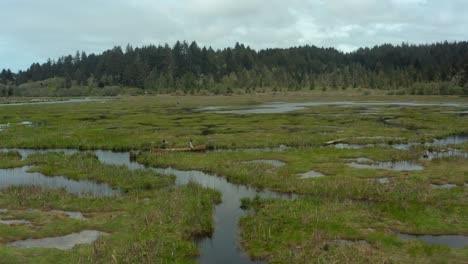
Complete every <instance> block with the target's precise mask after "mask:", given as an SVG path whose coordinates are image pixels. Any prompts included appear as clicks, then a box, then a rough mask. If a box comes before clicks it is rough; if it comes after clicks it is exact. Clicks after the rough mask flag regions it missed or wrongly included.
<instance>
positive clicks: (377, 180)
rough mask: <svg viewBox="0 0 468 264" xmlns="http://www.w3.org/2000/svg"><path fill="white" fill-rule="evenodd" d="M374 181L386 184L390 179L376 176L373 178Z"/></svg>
mask: <svg viewBox="0 0 468 264" xmlns="http://www.w3.org/2000/svg"><path fill="white" fill-rule="evenodd" d="M375 181H376V182H378V183H380V184H387V183H389V182H390V179H389V178H377V179H375Z"/></svg>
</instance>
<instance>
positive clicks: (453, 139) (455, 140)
mask: <svg viewBox="0 0 468 264" xmlns="http://www.w3.org/2000/svg"><path fill="white" fill-rule="evenodd" d="M465 142H468V135H456V136H449V137H446V138H443V139H435V140H434V141H432V142H426V143H416V142H410V143H403V144H388V143H377V144H347V143H338V144H334V147H335V148H337V149H361V148H375V147H392V148H396V149H400V150H408V149H410V148H411V147H413V146H426V147H431V146H432V147H444V146H448V145H457V144H463V143H465Z"/></svg>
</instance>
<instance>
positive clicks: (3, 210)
mask: <svg viewBox="0 0 468 264" xmlns="http://www.w3.org/2000/svg"><path fill="white" fill-rule="evenodd" d="M6 212H8V209H6V208H4V209H0V214H4V213H6Z"/></svg>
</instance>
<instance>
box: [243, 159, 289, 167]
mask: <svg viewBox="0 0 468 264" xmlns="http://www.w3.org/2000/svg"><path fill="white" fill-rule="evenodd" d="M242 163H244V164H252V163H265V164H270V165H272V166H274V167H277V168H279V167H283V166H285V165H286V163H285V162H282V161H279V160H268V159H259V160H247V161H243V162H242Z"/></svg>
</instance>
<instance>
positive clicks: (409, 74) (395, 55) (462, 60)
mask: <svg viewBox="0 0 468 264" xmlns="http://www.w3.org/2000/svg"><path fill="white" fill-rule="evenodd" d="M122 88H128V89H133V90H134V91H136V92H142V91H147V92H148V91H150V92H152V93H174V92H182V93H200V92H209V93H214V94H220V93H221V94H226V93H227V94H229V93H233V92H235V91H242V92H246V93H249V92H258V91H264V90H271V91H280V90H281V91H283V90H304V89H308V90H314V89H321V90H327V89H350V88H370V89H383V90H387V91H388V92H389V93H406V94H465V95H468V42H443V43H434V44H424V45H409V44H406V43H403V44H401V45H391V44H384V45H379V46H375V47H373V48H360V49H358V50H356V51H354V52H351V53H344V52H341V51H338V50H336V49H334V48H320V47H316V46H308V45H307V46H299V47H291V48H271V49H263V50H258V51H257V50H255V49H252V48H250V47H248V46H245V45H243V44H240V43H236V44H235V46H234V47H229V48H225V49H218V50H214V49H213V48H211V47H200V46H199V45H198V44H197V43H196V42H191V43H190V44H189V43H188V42H185V41H183V42H181V41H177V42H176V43H175V44H174V45H173V46H172V47H171V46H169V45H168V44H166V45H159V46H156V45H148V46H143V47H137V48H133V47H132V46H130V45H127V46H126V47H125V48H124V49H123V48H122V47H120V46H116V47H114V48H112V49H110V50H107V51H105V52H103V53H102V54H86V53H85V52H76V54H75V55H68V56H62V57H60V58H58V59H56V60H52V59H49V60H47V62H45V63H42V64H40V63H33V64H32V65H31V66H30V67H29V68H28V69H27V70H24V71H19V72H18V73H13V72H11V71H10V70H8V69H4V70H2V71H1V72H0V96H1V95H3V96H9V95H29V94H31V93H32V94H34V91H40V93H42V91H44V92H49V93H52V94H49V95H56V94H57V93H60V91H61V93H62V95H67V94H72V95H73V93H78V94H79V95H86V94H89V93H92V92H96V91H100V90H102V91H107V92H110V93H112V91H113V90H112V89H114V90H115V89H117V90H119V89H122ZM39 95H40V94H39Z"/></svg>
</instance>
